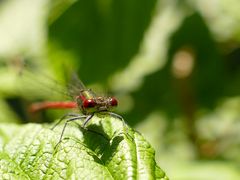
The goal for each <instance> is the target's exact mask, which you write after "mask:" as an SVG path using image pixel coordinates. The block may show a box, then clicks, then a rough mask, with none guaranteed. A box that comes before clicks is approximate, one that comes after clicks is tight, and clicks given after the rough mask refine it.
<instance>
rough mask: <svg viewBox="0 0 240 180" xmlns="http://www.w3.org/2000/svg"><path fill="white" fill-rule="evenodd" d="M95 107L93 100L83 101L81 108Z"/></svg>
mask: <svg viewBox="0 0 240 180" xmlns="http://www.w3.org/2000/svg"><path fill="white" fill-rule="evenodd" d="M95 105H96V103H95V101H94V100H93V99H85V100H84V101H83V107H85V108H92V107H94V106H95Z"/></svg>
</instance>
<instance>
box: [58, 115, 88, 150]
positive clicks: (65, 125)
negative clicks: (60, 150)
mask: <svg viewBox="0 0 240 180" xmlns="http://www.w3.org/2000/svg"><path fill="white" fill-rule="evenodd" d="M88 117H89V116H88ZM88 117H87V118H88ZM83 118H86V116H85V115H83V116H79V115H78V116H76V117H72V118H69V119H66V122H65V124H64V126H63V130H62V132H61V136H60V138H59V141H58V143H57V144H56V146H55V147H57V146H58V144H59V143H60V142H61V141H62V137H63V134H64V132H65V130H66V127H67V124H68V123H69V122H71V121H76V120H80V119H83Z"/></svg>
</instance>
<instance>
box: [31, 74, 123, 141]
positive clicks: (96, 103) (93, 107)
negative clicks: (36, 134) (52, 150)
mask: <svg viewBox="0 0 240 180" xmlns="http://www.w3.org/2000/svg"><path fill="white" fill-rule="evenodd" d="M72 81H73V82H74V83H71V84H69V85H68V86H67V89H68V94H69V95H70V96H71V97H72V100H73V101H54V102H53V101H44V102H37V103H33V104H32V105H31V106H30V111H31V112H37V111H41V110H44V109H69V108H70V109H71V108H78V109H79V111H80V112H81V114H80V113H67V114H65V115H64V116H62V117H61V118H60V119H59V121H58V122H57V123H56V124H55V125H54V126H53V127H52V128H51V129H52V130H54V129H55V128H56V127H57V126H58V125H59V124H60V123H61V122H62V121H64V120H65V123H64V126H63V130H62V132H61V135H60V139H59V142H58V144H59V143H60V142H61V141H62V138H63V135H64V132H65V130H66V127H67V125H68V124H69V123H70V122H73V121H77V120H84V121H83V125H82V127H83V128H85V127H86V125H87V123H88V122H89V121H90V120H91V119H92V118H93V116H94V114H95V113H103V114H108V115H110V116H112V117H115V118H118V119H120V120H121V121H122V122H123V125H124V127H126V123H125V121H124V119H123V117H122V116H120V115H118V114H116V113H114V112H112V109H113V108H115V107H117V105H118V100H117V99H116V98H115V97H113V96H100V95H97V94H96V93H95V92H94V91H92V90H91V89H88V88H86V87H85V85H84V84H83V83H82V81H81V80H80V79H79V78H78V77H77V76H76V75H73V78H72ZM58 144H57V145H58Z"/></svg>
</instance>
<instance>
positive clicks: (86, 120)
mask: <svg viewBox="0 0 240 180" xmlns="http://www.w3.org/2000/svg"><path fill="white" fill-rule="evenodd" d="M93 115H94V113H93V114H91V115H89V116H88V117H87V118H86V119H85V121H84V123H83V128H84V127H85V126H86V124H87V123H88V122H89V121H90V120H91V119H92V117H93Z"/></svg>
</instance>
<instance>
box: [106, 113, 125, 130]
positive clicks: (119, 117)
mask: <svg viewBox="0 0 240 180" xmlns="http://www.w3.org/2000/svg"><path fill="white" fill-rule="evenodd" d="M107 113H108V114H109V115H111V116H113V117H115V118H118V119H120V120H121V121H122V123H123V126H124V127H127V124H126V122H125V121H124V119H123V117H122V116H120V115H119V114H116V113H114V112H107Z"/></svg>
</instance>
